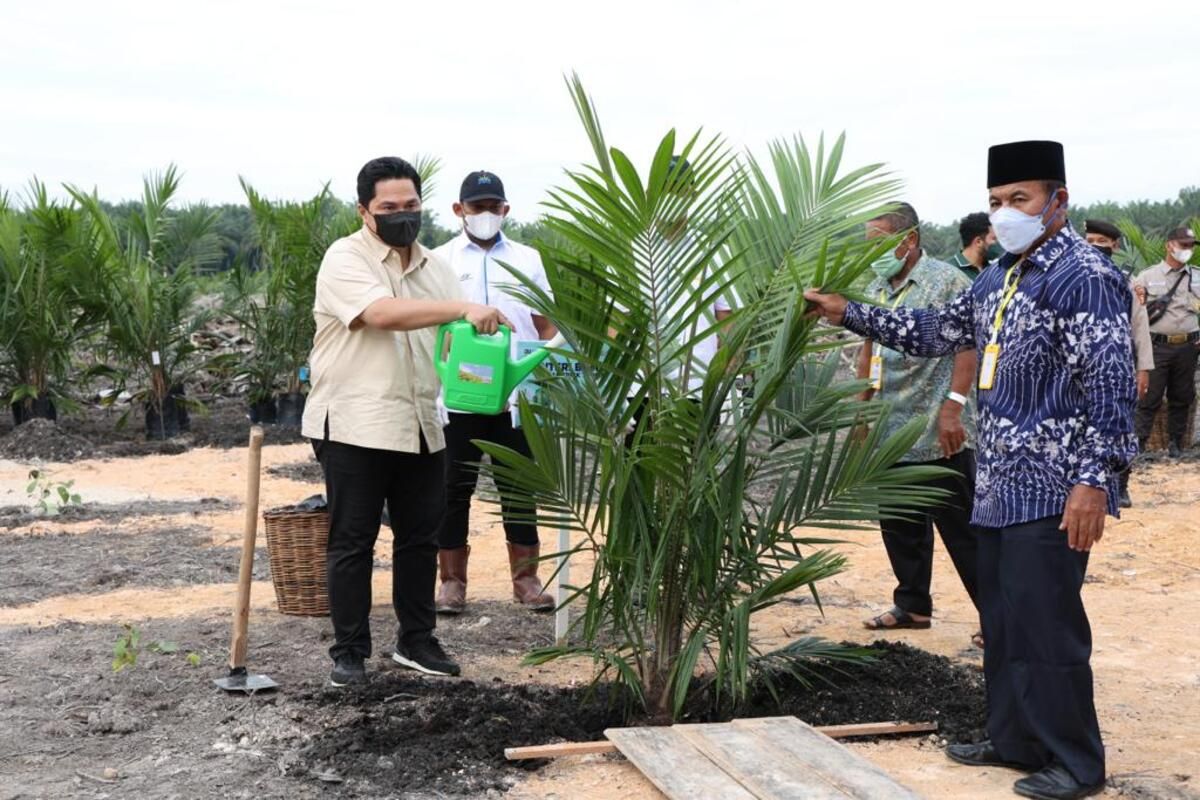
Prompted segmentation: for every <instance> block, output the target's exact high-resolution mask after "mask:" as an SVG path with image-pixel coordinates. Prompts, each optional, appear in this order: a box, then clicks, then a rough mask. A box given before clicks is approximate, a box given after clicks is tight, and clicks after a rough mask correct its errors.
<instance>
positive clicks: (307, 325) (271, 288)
mask: <svg viewBox="0 0 1200 800" xmlns="http://www.w3.org/2000/svg"><path fill="white" fill-rule="evenodd" d="M241 183H242V190H243V191H244V192H245V193H246V200H247V202H248V203H249V205H250V212H251V215H252V217H253V220H254V231H255V238H256V241H257V244H258V246H259V248H260V250H261V253H262V263H263V267H264V269H265V270H266V276H265V281H264V282H263V284H262V286H261V293H253V294H248V295H243V297H242V298H241V299H240V301H239V303H238V307H239V308H240V311H239V312H238V317H239V319H240V321H241V322H242V324H243V326H244V327H245V328H246V331H247V334H248V336H249V338H250V339H251V341H252V342H253V343H254V350H253V351H252V352H251V353H250V354H249V356H248V358H247V360H246V362H245V364H244V365H243V368H244V369H245V371H246V374H248V375H250V376H251V378H252V397H251V401H252V402H254V401H263V400H267V399H269V398H270V397H271V396H272V395H273V394H275V393H276V392H277V391H279V392H281V393H282V394H283V395H285V396H288V397H289V401H290V402H293V403H294V404H297V405H298V403H299V402H300V401H301V400H302V398H301V396H300V390H301V383H300V377H299V373H300V367H302V366H303V365H304V364H305V363H306V362H307V360H308V352H309V349H310V348H311V347H312V337H313V333H314V332H315V330H316V327H315V322H314V320H313V315H312V309H313V302H314V299H315V296H316V284H317V270H318V268H319V267H320V266H321V259H322V258H323V257H324V255H325V251H326V250H327V249H328V248H329V246H330V245H331V244H333V242H334V241H335V240H336V239H338V238H340V237H342V236H346V235H348V234H349V233H351V232H353V231H354V230H355V228H357V226H358V217H357V216H356V215H355V214H354V212H353V210H352V209H351V208H349V207H348V206H347V205H346V204H345V203H342V202H341V201H339V200H338V199H337V198H335V197H334V196H333V194H332V193H331V192H330V191H329V186H328V184H326V185H325V186H324V187H323V188H322V189H321V191H320V192H318V193H317V195H316V196H315V197H313V198H312V199H310V200H305V201H303V202H282V201H281V202H272V201H270V200H268V199H266V198H264V197H263V196H262V195H260V194H259V193H258V192H257V191H255V190H254V188H253V187H252V186H251V185H250V184H249V182H248V181H246V180H245V179H244V178H243V179H241ZM256 288H257V287H256ZM291 417H294V418H295V419H296V424H299V422H298V416H297V415H296V414H292V415H291Z"/></svg>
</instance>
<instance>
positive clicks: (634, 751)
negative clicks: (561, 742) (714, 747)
mask: <svg viewBox="0 0 1200 800" xmlns="http://www.w3.org/2000/svg"><path fill="white" fill-rule="evenodd" d="M604 735H605V736H607V737H608V738H609V739H610V740H611V741H612V742H613V743H614V744H616V746H617V748H618V749H620V751H621V753H622V754H623V755H624V756H625V757H626V758H628V759H629V760H630V761H632V762H633V764H634V766H636V767H637V768H638V769H640V770H641V771H642V774H643V775H645V776H646V777H647V778H649V779H650V782H651V783H653V784H654V785H655V786H657V787H658V788H659V790H660V791H661V792H662V793H663V794H665V795H666V796H667V797H670V798H672V800H685V799H686V800H693V798H698V797H713V798H717V797H720V798H722V800H755V798H756V795H754V794H752V793H751V792H750V791H749V790H747V789H746V788H745V787H744V786H742V785H741V784H740V783H738V782H737V781H736V780H734V779H733V778H731V777H729V774H728V773H726V772H725V770H723V769H721V768H720V767H718V766H717V765H716V764H714V763H713V762H712V761H710V760H709V759H708V758H707V757H706V756H705V755H704V754H703V753H701V752H700V751H699V750H697V749H696V748H695V747H692V745H691V744H689V743H688V741H687V739H684V738H683V737H682V736H680V735H679V732H678V731H676V730H675V728H673V727H672V728H609V729H608V730H606V731H605V732H604Z"/></svg>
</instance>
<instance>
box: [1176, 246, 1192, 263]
mask: <svg viewBox="0 0 1200 800" xmlns="http://www.w3.org/2000/svg"><path fill="white" fill-rule="evenodd" d="M1193 255H1195V251H1194V250H1192V249H1191V248H1188V249H1186V250H1176V251H1175V260H1176V261H1178V262H1179V263H1181V264H1186V263H1188V262H1189V261H1191V260H1192V256H1193Z"/></svg>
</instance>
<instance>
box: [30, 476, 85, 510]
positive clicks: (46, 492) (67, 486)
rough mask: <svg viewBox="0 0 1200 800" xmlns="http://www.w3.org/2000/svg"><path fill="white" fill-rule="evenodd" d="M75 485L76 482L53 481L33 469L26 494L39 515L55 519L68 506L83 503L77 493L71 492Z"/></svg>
mask: <svg viewBox="0 0 1200 800" xmlns="http://www.w3.org/2000/svg"><path fill="white" fill-rule="evenodd" d="M74 485H75V481H74V480H69V481H53V480H51V479H50V476H49V475H47V474H46V473H45V472H42V471H41V470H37V469H31V470H30V471H29V485H28V486H27V487H25V494H26V495H28V497H29V500H30V502H31V503H33V505H34V507H35V508H36V509H37V510H38V513H40V514H45V515H48V516H52V517H53V516H57V515H58V514H59V513H60V512H61V511H62V510H63V509H64V508H66V507H67V506H71V505H76V506H77V505H80V504H81V503H82V502H83V500H82V498H80V496H79V495H78V494H77V493H74V492H72V491H71V487H73V486H74Z"/></svg>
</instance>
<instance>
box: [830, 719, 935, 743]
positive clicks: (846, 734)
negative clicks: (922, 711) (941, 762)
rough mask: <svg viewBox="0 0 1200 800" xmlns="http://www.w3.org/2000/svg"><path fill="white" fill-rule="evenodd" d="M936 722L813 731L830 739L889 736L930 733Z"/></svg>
mask: <svg viewBox="0 0 1200 800" xmlns="http://www.w3.org/2000/svg"><path fill="white" fill-rule="evenodd" d="M937 729H938V724H937V723H936V722H863V723H859V724H856V725H822V726H818V727H814V728H813V730H814V731H817V732H818V733H823V734H825V735H826V736H828V737H829V738H830V739H849V738H851V737H853V736H891V735H893V734H898V733H932V732H934V731H936V730H937Z"/></svg>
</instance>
